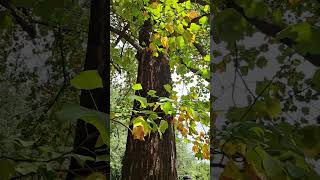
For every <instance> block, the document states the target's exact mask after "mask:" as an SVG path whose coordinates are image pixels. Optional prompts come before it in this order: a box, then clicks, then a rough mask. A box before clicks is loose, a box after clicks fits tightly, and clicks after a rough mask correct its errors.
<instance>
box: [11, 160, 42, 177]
mask: <svg viewBox="0 0 320 180" xmlns="http://www.w3.org/2000/svg"><path fill="white" fill-rule="evenodd" d="M15 170H16V171H17V172H19V173H21V174H22V175H26V174H28V173H35V172H37V171H38V164H36V163H28V162H22V163H19V164H18V165H17V166H16V167H15Z"/></svg>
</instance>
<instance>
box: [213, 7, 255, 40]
mask: <svg viewBox="0 0 320 180" xmlns="http://www.w3.org/2000/svg"><path fill="white" fill-rule="evenodd" d="M212 26H213V32H214V38H215V39H216V40H218V42H219V40H222V41H227V42H230V43H233V42H235V41H236V40H240V39H242V38H243V37H244V35H246V33H247V31H248V30H249V29H248V28H249V26H248V24H247V22H246V20H245V19H244V18H243V17H242V15H240V14H239V13H238V12H237V11H236V10H234V9H231V8H229V9H225V10H223V11H221V12H220V13H219V14H217V15H216V16H215V20H214V21H213V25H212Z"/></svg>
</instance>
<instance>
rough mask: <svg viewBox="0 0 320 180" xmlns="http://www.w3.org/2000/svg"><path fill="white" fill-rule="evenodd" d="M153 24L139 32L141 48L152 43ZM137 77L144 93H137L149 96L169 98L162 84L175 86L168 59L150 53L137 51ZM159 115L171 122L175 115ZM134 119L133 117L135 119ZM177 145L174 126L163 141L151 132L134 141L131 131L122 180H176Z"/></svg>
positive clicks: (147, 22)
mask: <svg viewBox="0 0 320 180" xmlns="http://www.w3.org/2000/svg"><path fill="white" fill-rule="evenodd" d="M151 31H152V25H151V23H150V21H145V23H144V25H143V27H142V28H141V30H140V32H139V43H140V45H141V46H142V47H148V45H149V44H150V42H149V41H150V32H151ZM136 58H137V60H138V77H137V83H140V84H141V85H142V87H143V90H141V91H139V93H136V95H140V96H142V97H147V92H148V91H149V90H155V91H157V95H158V96H162V97H169V93H168V92H167V91H166V90H165V89H164V87H163V85H165V84H170V85H171V84H172V82H171V73H170V68H169V64H168V59H167V56H165V55H164V54H161V53H160V55H159V57H153V56H152V53H151V52H149V51H148V50H143V51H141V52H138V53H137V55H136ZM155 101H156V99H154V98H148V102H155ZM138 107H139V103H137V102H135V103H134V109H139V108H138ZM158 112H159V116H161V117H162V118H163V119H165V120H167V121H168V122H170V121H171V120H172V118H173V117H172V116H165V115H163V112H161V111H160V110H158ZM132 118H134V116H132ZM158 123H159V122H158ZM176 179H177V172H176V144H175V133H174V126H173V124H172V123H169V127H168V129H167V130H166V132H165V133H164V134H163V139H160V136H159V134H158V133H152V134H151V135H150V137H148V136H147V137H145V141H140V140H134V139H133V136H132V134H131V132H130V131H128V136H127V145H126V151H125V155H124V159H123V167H122V180H176Z"/></svg>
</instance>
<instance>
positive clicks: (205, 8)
mask: <svg viewBox="0 0 320 180" xmlns="http://www.w3.org/2000/svg"><path fill="white" fill-rule="evenodd" d="M203 11H204V12H206V13H208V12H209V11H210V6H209V5H205V6H204V8H203Z"/></svg>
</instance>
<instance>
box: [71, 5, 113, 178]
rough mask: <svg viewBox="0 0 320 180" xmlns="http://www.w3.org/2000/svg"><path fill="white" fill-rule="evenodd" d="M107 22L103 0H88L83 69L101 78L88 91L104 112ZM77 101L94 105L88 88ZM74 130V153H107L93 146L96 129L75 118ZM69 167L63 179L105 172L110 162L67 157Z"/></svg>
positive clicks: (91, 106) (108, 92) (105, 104)
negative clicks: (82, 161) (96, 86)
mask: <svg viewBox="0 0 320 180" xmlns="http://www.w3.org/2000/svg"><path fill="white" fill-rule="evenodd" d="M107 22H108V19H107V1H106V0H92V1H91V7H90V22H89V33H88V43H87V53H86V59H85V64H84V70H98V72H99V74H100V76H101V77H102V79H103V83H104V88H101V89H95V90H92V91H91V94H92V96H93V99H94V101H95V104H96V105H97V107H98V109H99V111H101V112H105V113H109V109H110V105H109V101H108V99H109V97H108V96H109V94H110V90H109V88H107V87H106V84H107V82H109V79H110V77H109V76H110V75H109V72H108V68H107V65H108V63H107V59H108V58H107V51H108V49H107V48H109V47H108V46H107V43H108V40H107V33H106V31H107V24H108V23H107ZM80 105H81V106H84V107H87V108H90V109H96V108H95V105H94V102H93V100H92V98H91V95H90V93H89V91H86V90H83V91H81V96H80ZM106 118H107V117H106ZM106 123H107V122H106ZM106 126H107V125H106ZM75 133H76V134H75V140H74V149H75V153H77V154H79V155H83V156H91V157H93V158H95V157H96V156H97V155H103V154H109V152H108V151H107V147H106V146H103V147H101V148H95V144H96V142H97V139H98V137H99V132H98V130H97V129H96V128H95V127H94V126H92V125H90V124H87V123H85V122H84V121H82V120H78V122H77V127H76V132H75ZM69 170H70V172H69V173H68V175H67V179H74V178H75V177H77V176H81V177H85V176H88V175H90V174H91V173H92V172H101V173H102V174H104V175H106V176H107V175H108V174H109V173H110V165H109V163H108V162H107V161H99V162H92V161H86V164H85V166H84V167H82V166H81V165H80V164H79V163H78V162H77V161H76V160H75V159H74V158H71V163H70V168H69Z"/></svg>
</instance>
